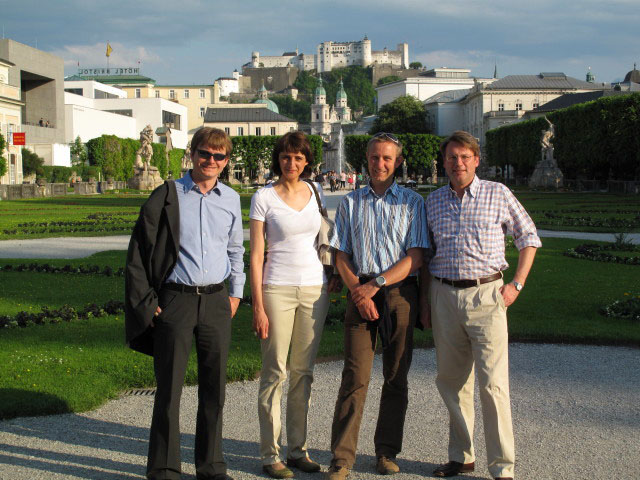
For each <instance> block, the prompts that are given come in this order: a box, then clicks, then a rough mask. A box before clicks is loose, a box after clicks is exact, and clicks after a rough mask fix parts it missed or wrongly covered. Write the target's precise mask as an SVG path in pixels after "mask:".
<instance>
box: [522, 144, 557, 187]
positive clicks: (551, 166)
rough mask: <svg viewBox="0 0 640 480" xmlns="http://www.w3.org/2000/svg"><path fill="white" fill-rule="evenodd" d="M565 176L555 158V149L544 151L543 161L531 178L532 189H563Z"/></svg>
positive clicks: (538, 164) (530, 185)
mask: <svg viewBox="0 0 640 480" xmlns="http://www.w3.org/2000/svg"><path fill="white" fill-rule="evenodd" d="M563 179H564V175H563V174H562V171H561V170H560V169H559V168H558V164H557V163H556V159H555V158H553V147H548V148H546V149H544V150H542V159H541V160H540V161H539V162H538V163H537V164H536V168H535V170H534V171H533V173H532V174H531V177H529V187H530V188H558V187H562V183H563Z"/></svg>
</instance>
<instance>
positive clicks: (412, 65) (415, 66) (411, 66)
mask: <svg viewBox="0 0 640 480" xmlns="http://www.w3.org/2000/svg"><path fill="white" fill-rule="evenodd" d="M409 68H422V63H421V62H411V63H410V64H409Z"/></svg>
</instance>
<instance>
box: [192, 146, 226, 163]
mask: <svg viewBox="0 0 640 480" xmlns="http://www.w3.org/2000/svg"><path fill="white" fill-rule="evenodd" d="M196 151H197V152H198V156H199V157H200V158H202V159H204V160H210V159H211V157H213V159H214V160H215V161H216V162H221V161H223V160H224V159H225V158H227V156H226V155H225V154H224V153H211V152H208V151H207V150H201V149H198V150H196Z"/></svg>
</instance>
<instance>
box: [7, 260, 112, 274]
mask: <svg viewBox="0 0 640 480" xmlns="http://www.w3.org/2000/svg"><path fill="white" fill-rule="evenodd" d="M0 272H38V273H70V274H80V275H104V276H106V277H124V268H123V267H120V268H118V269H117V270H114V269H113V268H111V267H110V266H108V265H107V266H105V267H100V266H99V265H78V266H73V265H68V264H67V265H63V266H62V267H56V266H55V265H49V264H48V263H29V264H26V263H21V264H18V265H10V264H7V265H5V266H4V267H1V266H0Z"/></svg>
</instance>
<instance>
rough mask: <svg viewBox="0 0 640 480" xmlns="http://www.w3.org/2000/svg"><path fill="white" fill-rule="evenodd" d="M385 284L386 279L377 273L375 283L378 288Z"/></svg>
mask: <svg viewBox="0 0 640 480" xmlns="http://www.w3.org/2000/svg"><path fill="white" fill-rule="evenodd" d="M386 284H387V279H386V278H384V277H383V276H382V275H378V276H377V277H376V285H377V286H378V287H380V288H382V287H384V286H385V285H386Z"/></svg>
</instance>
